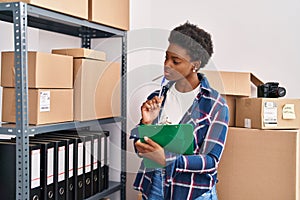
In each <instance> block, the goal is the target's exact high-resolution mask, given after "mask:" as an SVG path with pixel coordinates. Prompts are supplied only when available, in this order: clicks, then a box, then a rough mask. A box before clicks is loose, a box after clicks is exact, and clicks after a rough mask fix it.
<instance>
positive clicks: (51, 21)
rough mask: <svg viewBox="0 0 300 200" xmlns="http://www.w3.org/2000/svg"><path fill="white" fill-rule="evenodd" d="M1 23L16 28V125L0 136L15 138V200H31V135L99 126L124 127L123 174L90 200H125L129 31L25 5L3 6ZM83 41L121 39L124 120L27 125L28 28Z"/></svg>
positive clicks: (84, 44) (6, 126) (5, 127)
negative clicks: (116, 199)
mask: <svg viewBox="0 0 300 200" xmlns="http://www.w3.org/2000/svg"><path fill="white" fill-rule="evenodd" d="M0 20H1V21H6V22H10V23H12V24H13V26H14V29H13V30H14V48H15V80H16V81H15V83H16V124H13V125H12V124H2V125H1V126H0V134H10V135H15V136H16V199H17V200H29V190H30V189H29V188H30V187H29V181H30V180H29V154H28V153H29V147H28V144H29V137H28V136H29V135H32V134H42V133H46V132H50V131H57V130H66V129H72V128H81V127H89V126H93V125H96V124H109V123H116V122H120V123H121V126H122V127H121V128H122V131H121V144H120V146H121V174H120V182H110V183H109V188H108V189H107V190H105V191H103V192H101V193H98V194H96V195H94V196H92V197H89V198H88V200H98V199H100V198H103V197H105V196H108V195H110V194H112V193H114V192H117V191H120V199H122V200H125V199H126V195H125V190H126V188H125V187H126V185H125V184H126V132H125V130H126V78H127V76H126V73H127V66H126V65H127V62H126V60H127V55H126V50H127V45H126V43H127V41H126V39H127V35H126V31H123V30H119V29H115V28H111V27H107V26H104V25H100V24H97V23H93V22H90V21H87V20H83V19H79V18H76V17H72V16H68V15H64V14H61V13H57V12H54V11H50V10H47V9H44V8H39V7H36V6H32V5H29V4H27V3H22V2H13V3H0ZM28 26H30V27H34V28H38V29H43V30H48V31H52V32H56V33H62V34H67V35H70V36H76V37H80V38H81V40H82V47H85V48H90V47H91V40H92V39H93V38H108V37H121V38H122V69H121V78H122V86H121V87H122V88H121V92H122V94H121V102H122V106H121V108H122V110H121V116H120V117H117V118H108V119H101V120H93V121H84V122H66V123H57V124H50V125H42V126H29V124H28V110H27V108H28V84H27V71H28V70H27V67H28V66H27V27H28Z"/></svg>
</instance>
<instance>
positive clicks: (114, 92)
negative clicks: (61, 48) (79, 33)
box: [74, 59, 121, 121]
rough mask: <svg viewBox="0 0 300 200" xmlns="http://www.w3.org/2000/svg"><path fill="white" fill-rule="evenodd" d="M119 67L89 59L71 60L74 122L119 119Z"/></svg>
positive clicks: (116, 64) (115, 64)
mask: <svg viewBox="0 0 300 200" xmlns="http://www.w3.org/2000/svg"><path fill="white" fill-rule="evenodd" d="M120 81H121V67H120V64H119V63H109V62H103V61H97V60H91V59H74V105H75V106H74V120H78V121H84V120H93V119H101V118H109V117H117V116H121V101H120V99H121V83H120Z"/></svg>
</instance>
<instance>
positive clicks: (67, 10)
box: [0, 0, 88, 19]
mask: <svg viewBox="0 0 300 200" xmlns="http://www.w3.org/2000/svg"><path fill="white" fill-rule="evenodd" d="M0 2H24V3H28V4H32V5H35V6H39V7H43V8H46V9H49V10H54V11H57V12H60V13H64V14H68V15H72V16H75V17H79V18H83V19H88V0H76V3H74V1H73V0H63V1H49V0H0Z"/></svg>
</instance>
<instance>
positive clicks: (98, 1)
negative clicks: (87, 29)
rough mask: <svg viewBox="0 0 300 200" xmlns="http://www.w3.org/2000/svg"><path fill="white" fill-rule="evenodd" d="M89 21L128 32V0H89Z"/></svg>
mask: <svg viewBox="0 0 300 200" xmlns="http://www.w3.org/2000/svg"><path fill="white" fill-rule="evenodd" d="M89 20H90V21H93V22H97V23H101V24H104V25H108V26H111V27H115V28H118V29H122V30H129V0H109V1H107V0H89Z"/></svg>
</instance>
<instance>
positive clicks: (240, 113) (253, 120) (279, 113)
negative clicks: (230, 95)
mask: <svg viewBox="0 0 300 200" xmlns="http://www.w3.org/2000/svg"><path fill="white" fill-rule="evenodd" d="M236 126H237V127H246V128H258V129H298V128H300V99H284V98H283V99H281V98H240V99H237V100H236Z"/></svg>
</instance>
